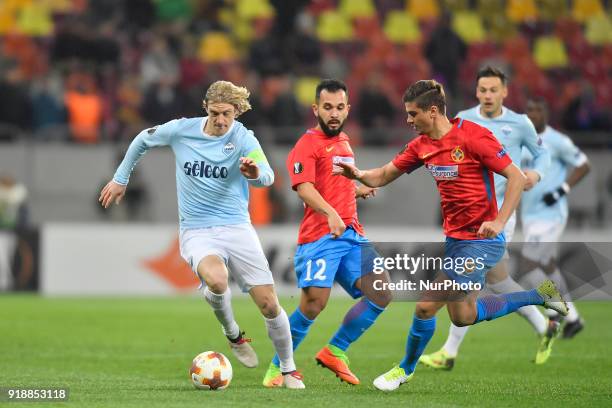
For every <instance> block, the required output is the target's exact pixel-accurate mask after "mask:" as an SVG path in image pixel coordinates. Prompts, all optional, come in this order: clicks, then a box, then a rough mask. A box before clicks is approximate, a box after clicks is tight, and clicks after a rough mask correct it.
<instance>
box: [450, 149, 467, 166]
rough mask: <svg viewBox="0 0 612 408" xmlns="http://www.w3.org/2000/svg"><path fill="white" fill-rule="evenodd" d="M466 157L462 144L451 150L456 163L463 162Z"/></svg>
mask: <svg viewBox="0 0 612 408" xmlns="http://www.w3.org/2000/svg"><path fill="white" fill-rule="evenodd" d="M464 158H465V154H463V150H461V146H457V147H455V148H454V149H453V150H452V151H451V159H452V160H453V161H454V162H455V163H460V162H462V161H463V159H464Z"/></svg>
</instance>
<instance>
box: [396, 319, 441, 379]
mask: <svg viewBox="0 0 612 408" xmlns="http://www.w3.org/2000/svg"><path fill="white" fill-rule="evenodd" d="M435 330H436V317H435V316H434V317H432V318H431V319H419V318H418V317H416V316H414V318H413V319H412V326H411V327H410V334H409V335H408V340H407V341H406V356H405V357H404V359H403V360H402V361H401V363H400V364H399V366H400V367H402V368H403V369H404V371H406V374H412V373H413V372H414V367H415V366H416V364H417V362H418V361H419V357H421V354H423V351H424V350H425V347H426V346H427V343H429V340H431V337H432V336H433V334H434V331H435Z"/></svg>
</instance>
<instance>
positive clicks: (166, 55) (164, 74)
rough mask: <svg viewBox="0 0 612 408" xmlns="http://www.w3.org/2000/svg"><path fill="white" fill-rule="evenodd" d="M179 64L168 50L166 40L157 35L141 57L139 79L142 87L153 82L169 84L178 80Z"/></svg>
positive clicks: (144, 87)
mask: <svg viewBox="0 0 612 408" xmlns="http://www.w3.org/2000/svg"><path fill="white" fill-rule="evenodd" d="M178 76H179V64H178V62H177V58H176V57H175V56H174V54H172V52H171V51H170V47H169V46H168V40H167V39H166V38H165V37H161V36H157V37H155V38H154V39H153V41H152V43H151V47H150V49H149V51H148V52H147V53H146V54H145V55H144V56H143V57H142V62H141V65H140V80H141V85H142V87H143V89H147V88H149V87H150V86H151V85H153V84H158V83H160V82H162V81H163V82H165V83H167V84H169V85H172V84H174V83H177V82H178Z"/></svg>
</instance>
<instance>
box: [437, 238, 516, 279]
mask: <svg viewBox="0 0 612 408" xmlns="http://www.w3.org/2000/svg"><path fill="white" fill-rule="evenodd" d="M505 251H506V238H505V236H504V233H503V232H502V233H500V234H499V235H498V236H497V237H495V238H493V239H476V240H467V239H455V238H450V237H447V238H446V243H445V244H444V257H445V258H444V261H445V262H444V264H443V265H444V268H443V271H444V273H445V274H446V275H447V276H448V277H449V278H451V279H452V280H454V281H455V282H457V283H460V284H461V283H469V282H472V283H474V284H475V283H480V284H481V287H484V284H485V278H486V274H487V272H488V271H489V270H490V269H491V268H493V267H494V266H495V265H497V263H498V262H499V261H500V260H501V259H502V257H503V256H504V253H505Z"/></svg>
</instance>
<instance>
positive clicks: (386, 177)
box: [333, 162, 404, 187]
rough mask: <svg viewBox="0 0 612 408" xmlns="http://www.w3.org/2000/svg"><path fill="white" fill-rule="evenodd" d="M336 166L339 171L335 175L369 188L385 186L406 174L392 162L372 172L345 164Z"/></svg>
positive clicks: (335, 171) (334, 172)
mask: <svg viewBox="0 0 612 408" xmlns="http://www.w3.org/2000/svg"><path fill="white" fill-rule="evenodd" d="M335 166H336V167H337V169H334V170H333V174H335V175H340V176H344V177H347V178H350V179H352V180H357V181H359V182H361V183H363V184H365V185H366V186H368V187H382V186H385V185H387V184H389V183H390V182H392V181H393V180H395V179H396V178H398V177H399V176H401V175H402V174H404V173H403V172H402V171H401V170H400V169H398V168H397V167H395V165H394V164H393V163H392V162H389V163H387V164H385V165H384V166H383V167H377V168H375V169H371V170H359V169H358V168H357V167H355V166H354V165H352V164H349V163H343V162H340V163H336V164H335Z"/></svg>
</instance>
